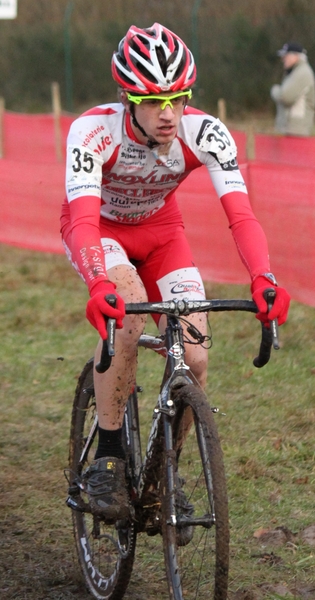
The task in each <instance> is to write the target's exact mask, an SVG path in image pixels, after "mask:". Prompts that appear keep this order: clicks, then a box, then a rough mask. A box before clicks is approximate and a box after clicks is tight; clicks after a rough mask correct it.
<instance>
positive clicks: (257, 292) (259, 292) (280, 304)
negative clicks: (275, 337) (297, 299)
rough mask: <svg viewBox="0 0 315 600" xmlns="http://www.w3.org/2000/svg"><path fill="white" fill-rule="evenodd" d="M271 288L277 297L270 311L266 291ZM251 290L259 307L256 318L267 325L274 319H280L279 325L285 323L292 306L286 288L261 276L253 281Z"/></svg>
mask: <svg viewBox="0 0 315 600" xmlns="http://www.w3.org/2000/svg"><path fill="white" fill-rule="evenodd" d="M270 288H273V289H274V290H275V292H276V297H275V300H274V303H273V306H272V308H271V309H270V310H269V312H268V305H267V302H266V300H265V298H264V291H265V290H267V289H270ZM251 291H252V297H253V300H254V302H255V304H256V306H257V308H258V313H257V314H256V319H258V320H259V321H261V322H262V323H264V324H265V325H269V322H270V321H272V320H274V319H278V325H282V324H283V323H285V321H286V319H287V316H288V311H289V306H290V296H289V294H288V292H287V291H286V290H285V289H284V288H282V287H278V286H276V285H272V284H271V283H270V281H269V280H268V279H266V278H265V277H263V276H259V277H257V278H256V279H255V280H254V281H253V283H252V286H251Z"/></svg>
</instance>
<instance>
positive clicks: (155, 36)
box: [111, 23, 196, 148]
mask: <svg viewBox="0 0 315 600" xmlns="http://www.w3.org/2000/svg"><path fill="white" fill-rule="evenodd" d="M111 66H112V76H113V78H114V80H115V81H116V82H117V83H118V84H119V86H120V88H122V90H123V91H125V92H126V93H130V94H132V95H134V96H136V95H139V96H142V97H143V96H145V95H148V97H150V96H149V95H150V94H151V95H152V94H153V95H154V94H161V93H163V92H187V101H188V98H189V97H190V96H191V90H190V89H189V88H190V87H191V86H192V85H193V83H194V82H195V80H196V65H195V61H194V57H193V55H192V53H191V52H190V50H189V49H188V48H187V46H186V44H185V43H184V42H183V41H182V40H181V39H180V38H179V37H178V36H177V35H176V34H175V33H173V32H172V31H170V30H169V29H167V28H166V27H163V25H160V24H159V23H154V24H153V25H152V27H149V28H147V29H139V28H138V27H136V26H135V25H132V26H131V27H130V28H129V29H128V31H127V33H126V35H125V37H124V38H123V39H122V40H121V41H120V43H119V45H118V51H117V52H114V54H113V57H112V65H111ZM139 100H140V99H139ZM129 101H130V99H129ZM134 102H136V101H135V100H134V101H130V114H131V118H132V122H133V124H134V125H135V127H137V128H138V129H140V131H141V133H142V134H143V135H145V136H146V137H147V138H148V142H147V146H148V147H149V148H153V147H154V146H156V145H158V144H159V142H157V141H156V140H155V139H154V138H152V137H150V136H149V135H148V134H147V133H146V132H145V130H144V129H143V127H142V126H141V125H140V124H139V123H138V121H137V119H136V117H135V107H134ZM136 103H139V102H136ZM186 103H187V102H186Z"/></svg>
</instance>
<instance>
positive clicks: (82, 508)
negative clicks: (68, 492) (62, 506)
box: [66, 494, 91, 512]
mask: <svg viewBox="0 0 315 600" xmlns="http://www.w3.org/2000/svg"><path fill="white" fill-rule="evenodd" d="M66 505H67V506H68V507H69V508H71V509H72V510H75V511H77V512H91V508H90V505H89V504H87V503H86V502H84V500H82V498H81V496H79V495H78V494H77V495H76V496H75V497H73V496H68V498H67V500H66Z"/></svg>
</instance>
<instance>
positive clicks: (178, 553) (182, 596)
mask: <svg viewBox="0 0 315 600" xmlns="http://www.w3.org/2000/svg"><path fill="white" fill-rule="evenodd" d="M175 402H176V404H177V405H178V412H177V417H175V420H174V424H173V434H172V435H173V446H174V450H173V451H172V452H171V453H170V455H169V456H165V461H164V462H165V466H164V476H163V481H162V487H161V501H162V533H163V546H164V557H165V565H166V572H167V579H168V585H169V592H170V598H174V600H226V598H227V588H228V566H229V522H228V500H227V491H226V482H225V474H224V465H223V457H222V451H221V447H220V441H219V436H218V433H217V428H216V425H215V422H214V416H213V413H212V411H211V409H210V406H209V403H208V402H207V399H206V396H205V395H204V394H203V392H202V391H201V390H200V389H198V388H196V387H195V386H193V385H188V386H184V387H183V388H182V389H181V390H180V392H179V393H178V394H177V395H176V398H175ZM187 423H190V424H191V426H190V429H189V427H188V425H187ZM188 429H189V431H187V430H188ZM177 469H178V471H177ZM170 470H171V472H172V471H173V474H174V473H175V481H176V480H177V482H180V488H181V490H182V492H183V493H184V494H185V497H186V500H187V503H188V505H193V515H192V516H191V515H190V517H188V518H189V519H190V525H189V523H188V522H187V523H188V524H187V526H186V528H185V523H186V518H187V517H184V519H183V518H182V515H181V513H182V509H181V507H178V506H177V505H176V507H175V508H176V511H175V512H176V520H177V521H178V519H179V520H180V521H181V527H178V525H176V526H174V518H173V517H172V515H171V514H170V508H169V507H170V496H172V494H173V496H174V498H176V494H177V492H175V494H174V491H173V492H172V491H171V489H170V484H169V480H170ZM171 477H172V476H171ZM188 513H189V511H188ZM192 519H193V520H194V525H191V520H192Z"/></svg>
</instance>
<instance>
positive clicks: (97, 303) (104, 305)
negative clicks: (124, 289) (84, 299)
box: [86, 281, 125, 340]
mask: <svg viewBox="0 0 315 600" xmlns="http://www.w3.org/2000/svg"><path fill="white" fill-rule="evenodd" d="M115 290H116V285H115V284H114V283H112V282H111V281H100V282H99V283H97V284H96V285H95V286H94V287H93V288H92V291H91V298H90V300H89V301H88V303H87V305H86V318H87V319H88V320H89V321H90V323H91V325H93V327H95V329H97V331H98V332H99V334H100V336H101V338H102V339H103V340H106V339H107V331H106V317H111V318H113V319H116V327H117V329H122V327H123V318H124V316H125V303H124V301H123V299H122V298H121V297H120V296H119V295H118V294H116V291H115ZM107 294H114V296H115V297H116V307H115V308H114V307H113V306H111V305H110V304H108V302H106V300H105V296H107ZM104 317H105V318H104Z"/></svg>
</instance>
